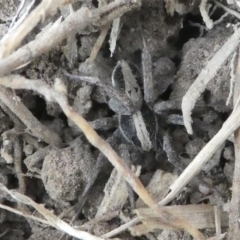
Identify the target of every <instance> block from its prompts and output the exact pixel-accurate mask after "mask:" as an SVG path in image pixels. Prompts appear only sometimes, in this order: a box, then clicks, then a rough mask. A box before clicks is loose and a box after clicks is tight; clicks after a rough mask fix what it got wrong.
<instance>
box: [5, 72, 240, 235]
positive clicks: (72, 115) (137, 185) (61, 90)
mask: <svg viewBox="0 0 240 240" xmlns="http://www.w3.org/2000/svg"><path fill="white" fill-rule="evenodd" d="M0 84H2V85H4V86H6V87H11V88H13V89H29V90H34V91H36V92H38V93H40V94H42V95H44V96H45V98H46V100H47V101H56V102H57V103H58V104H59V105H60V107H61V108H62V110H63V112H64V113H65V115H66V116H67V117H68V118H69V119H71V120H72V121H73V122H74V123H75V124H76V125H77V126H78V127H79V128H80V129H81V130H82V131H83V133H84V134H85V136H86V138H87V139H88V141H89V142H90V143H91V144H92V145H93V146H94V147H96V148H98V149H99V150H100V151H101V152H102V153H103V154H104V155H105V156H106V157H107V158H108V160H109V161H110V162H111V163H112V165H113V166H114V167H115V168H116V169H117V170H118V171H119V172H120V173H121V174H122V176H124V178H125V180H126V181H127V182H128V183H129V184H130V185H131V187H132V188H133V189H134V191H135V192H136V193H137V194H138V195H139V197H140V198H141V199H142V200H143V201H144V202H145V203H146V204H147V205H148V206H149V207H150V208H152V209H153V210H154V211H156V212H157V213H158V214H159V218H160V219H159V220H160V221H162V223H163V224H164V225H167V226H171V227H173V228H177V229H179V228H180V229H185V230H186V231H188V232H189V233H190V234H191V235H192V236H194V237H195V238H197V239H204V236H203V235H202V233H200V232H199V231H198V230H197V229H196V228H195V227H194V226H192V225H191V224H190V223H188V222H186V221H185V220H182V219H180V218H178V217H175V216H173V215H172V214H169V213H168V212H167V211H166V210H165V209H163V208H162V207H160V206H159V205H157V204H156V203H155V201H154V200H153V199H152V197H151V196H150V195H149V193H148V192H147V190H146V189H145V188H144V186H143V185H142V183H141V182H140V180H139V179H138V178H137V177H136V176H135V174H134V173H133V172H132V171H131V170H130V169H129V167H128V166H127V164H126V163H125V162H124V161H123V160H122V159H121V158H120V157H119V156H118V155H117V153H116V152H115V151H114V150H113V149H112V147H111V146H110V144H108V143H107V142H106V141H104V140H103V139H102V138H101V137H100V136H99V135H98V134H97V133H96V132H95V131H94V130H93V129H92V127H91V126H90V125H89V123H88V122H87V121H86V120H85V119H84V118H83V117H82V116H80V115H79V114H78V113H77V112H75V111H74V110H73V109H72V107H70V106H69V104H68V101H67V98H66V95H67V89H66V87H65V85H64V84H63V83H62V81H61V80H60V79H56V82H55V85H54V89H52V88H50V87H49V86H48V85H47V84H46V83H44V82H42V81H39V80H28V79H26V78H24V77H21V76H18V75H11V76H8V77H2V78H0ZM239 121H240V120H239Z"/></svg>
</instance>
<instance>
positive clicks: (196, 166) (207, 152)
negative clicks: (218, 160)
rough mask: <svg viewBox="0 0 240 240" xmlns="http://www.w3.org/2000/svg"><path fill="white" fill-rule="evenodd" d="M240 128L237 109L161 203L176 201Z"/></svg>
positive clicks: (239, 110)
mask: <svg viewBox="0 0 240 240" xmlns="http://www.w3.org/2000/svg"><path fill="white" fill-rule="evenodd" d="M239 126H240V108H237V109H236V110H235V111H233V113H232V114H231V115H230V116H229V118H228V119H227V120H226V122H225V123H224V124H223V126H222V128H221V129H220V130H219V132H218V133H217V134H216V135H215V136H214V137H213V138H212V139H211V140H210V141H209V142H208V143H207V144H206V145H205V146H204V148H203V149H202V150H201V151H200V152H199V153H198V155H197V156H196V157H195V158H194V159H193V161H192V162H191V163H190V164H189V165H188V166H187V168H186V169H185V170H184V171H183V173H182V174H181V175H180V176H179V177H178V179H177V180H176V181H175V182H174V184H173V185H172V186H171V187H170V189H171V192H170V193H169V194H168V195H167V196H166V197H165V198H164V199H163V200H162V201H161V202H160V204H162V205H165V204H167V203H168V202H170V201H171V200H172V199H174V198H175V197H176V196H177V195H178V194H179V193H180V192H181V191H182V190H183V188H184V187H185V186H186V185H187V184H188V183H189V182H190V181H191V179H192V178H193V177H194V176H196V174H198V173H199V172H200V171H201V169H202V168H203V166H204V164H205V163H207V161H209V160H210V159H211V157H212V156H213V155H214V153H215V152H216V151H217V150H218V148H219V147H221V145H222V144H223V143H224V141H225V140H226V139H227V138H228V137H229V136H230V135H231V134H232V133H233V132H234V131H236V129H238V128H239Z"/></svg>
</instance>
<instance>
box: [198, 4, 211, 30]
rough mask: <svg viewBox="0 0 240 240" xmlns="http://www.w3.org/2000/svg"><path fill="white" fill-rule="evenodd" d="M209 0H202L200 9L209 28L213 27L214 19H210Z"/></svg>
mask: <svg viewBox="0 0 240 240" xmlns="http://www.w3.org/2000/svg"><path fill="white" fill-rule="evenodd" d="M207 2H208V0H202V1H201V4H200V7H199V9H200V12H201V15H202V18H203V21H204V22H205V24H206V26H207V28H208V29H212V28H213V21H212V19H210V17H209V15H208V10H209V6H208V4H207Z"/></svg>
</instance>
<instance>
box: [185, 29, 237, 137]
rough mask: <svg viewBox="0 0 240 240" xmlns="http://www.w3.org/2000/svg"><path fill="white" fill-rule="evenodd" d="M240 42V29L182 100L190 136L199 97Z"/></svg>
mask: <svg viewBox="0 0 240 240" xmlns="http://www.w3.org/2000/svg"><path fill="white" fill-rule="evenodd" d="M239 40H240V28H238V29H237V30H236V31H235V33H234V34H233V35H232V36H231V37H230V38H229V39H228V41H227V42H226V43H225V44H224V45H223V46H222V47H221V48H220V49H219V50H218V52H217V53H216V54H215V55H214V56H213V58H212V59H211V60H210V61H209V62H208V64H207V65H206V67H205V68H203V69H202V71H201V73H200V74H199V76H198V77H197V79H196V80H195V82H194V83H193V84H192V85H191V87H190V88H189V90H188V91H187V93H186V94H185V95H184V97H183V100H182V113H183V121H184V125H185V127H186V129H187V132H188V133H189V134H192V133H193V130H192V126H191V123H192V118H191V112H192V109H193V108H194V105H195V103H196V101H197V99H198V97H199V96H200V95H201V94H202V93H203V92H204V90H205V87H206V85H207V84H208V83H209V82H210V81H211V80H212V79H213V78H214V77H215V75H216V74H217V72H218V70H219V69H220V68H221V66H222V65H223V64H224V62H225V61H226V60H227V58H228V57H229V56H230V55H231V54H232V53H233V52H234V51H235V49H236V48H237V46H238V44H239Z"/></svg>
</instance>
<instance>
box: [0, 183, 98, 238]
mask: <svg viewBox="0 0 240 240" xmlns="http://www.w3.org/2000/svg"><path fill="white" fill-rule="evenodd" d="M0 189H1V190H2V191H4V192H6V193H7V194H9V195H10V196H11V197H12V198H13V199H15V200H16V201H17V202H20V203H23V204H26V205H29V206H32V207H33V208H34V209H36V210H37V211H38V212H39V213H40V214H42V215H43V216H44V217H45V218H46V219H47V221H48V222H49V223H48V225H51V226H53V227H55V228H56V229H59V230H61V231H63V232H66V233H68V234H69V235H70V236H73V237H76V238H78V239H83V240H102V238H99V237H95V236H93V235H91V234H89V233H87V232H83V231H79V230H76V229H74V228H72V227H71V226H70V225H68V224H67V223H65V222H64V221H62V220H61V219H60V218H58V217H57V216H55V215H54V214H53V213H52V212H51V211H49V210H47V209H46V208H45V207H44V206H43V205H40V204H37V203H36V202H34V201H33V200H32V199H31V198H29V197H27V196H25V195H23V194H21V193H18V192H14V191H11V190H8V189H7V188H6V187H5V186H4V185H2V184H0ZM5 209H6V208H5Z"/></svg>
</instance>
